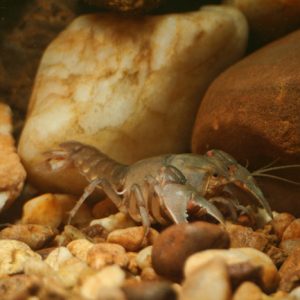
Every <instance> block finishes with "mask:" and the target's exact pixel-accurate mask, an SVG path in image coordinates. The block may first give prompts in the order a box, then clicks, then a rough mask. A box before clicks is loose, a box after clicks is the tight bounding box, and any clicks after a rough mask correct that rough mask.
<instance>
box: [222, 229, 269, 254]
mask: <svg viewBox="0 0 300 300" xmlns="http://www.w3.org/2000/svg"><path fill="white" fill-rule="evenodd" d="M226 231H227V232H228V234H229V237H230V247H231V248H244V247H250V248H255V249H257V250H260V251H264V249H265V248H266V246H267V245H268V243H269V240H268V238H267V236H266V235H265V234H264V233H262V232H254V231H253V230H252V229H251V228H250V227H244V226H241V225H235V224H230V223H227V224H226Z"/></svg>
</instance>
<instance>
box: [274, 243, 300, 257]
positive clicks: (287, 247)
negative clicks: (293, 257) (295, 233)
mask: <svg viewBox="0 0 300 300" xmlns="http://www.w3.org/2000/svg"><path fill="white" fill-rule="evenodd" d="M279 247H280V248H281V249H282V250H283V251H284V252H285V253H286V254H287V255H290V254H292V253H293V252H294V251H295V250H297V249H300V239H297V240H286V241H282V242H281V243H280V245H279Z"/></svg>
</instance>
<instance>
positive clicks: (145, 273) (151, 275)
mask: <svg viewBox="0 0 300 300" xmlns="http://www.w3.org/2000/svg"><path fill="white" fill-rule="evenodd" d="M141 280H142V281H158V280H162V278H161V277H160V276H159V275H158V274H157V273H156V272H155V270H154V269H153V268H151V267H147V268H144V269H143V270H142V272H141Z"/></svg>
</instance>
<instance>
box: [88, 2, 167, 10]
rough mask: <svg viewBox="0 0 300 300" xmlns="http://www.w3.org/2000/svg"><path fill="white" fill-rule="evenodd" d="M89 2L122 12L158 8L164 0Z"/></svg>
mask: <svg viewBox="0 0 300 300" xmlns="http://www.w3.org/2000/svg"><path fill="white" fill-rule="evenodd" d="M86 2H87V3H89V4H92V5H95V6H99V7H106V8H109V9H112V10H117V11H121V12H123V13H124V12H130V13H137V12H145V11H149V10H151V9H153V8H157V7H159V6H160V4H161V3H162V2H163V1H162V0H142V1H140V0H129V1H128V0H86Z"/></svg>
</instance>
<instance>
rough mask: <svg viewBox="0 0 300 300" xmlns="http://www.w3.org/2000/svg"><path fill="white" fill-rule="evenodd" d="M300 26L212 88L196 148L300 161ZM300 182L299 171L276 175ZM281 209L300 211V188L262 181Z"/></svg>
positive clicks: (258, 162) (259, 162) (253, 159)
mask: <svg viewBox="0 0 300 300" xmlns="http://www.w3.org/2000/svg"><path fill="white" fill-rule="evenodd" d="M299 62H300V30H298V31H296V32H294V33H292V34H290V35H288V36H287V37H285V38H282V39H280V40H278V41H275V42H273V43H272V44H269V45H267V46H266V47H264V48H262V49H260V50H258V51H256V52H255V53H253V54H251V55H249V56H248V57H246V58H245V59H243V60H241V61H240V62H238V63H237V64H235V65H234V66H232V67H231V68H229V69H227V70H226V71H225V72H224V73H223V74H221V76H219V77H218V78H217V79H216V80H215V81H214V82H213V83H212V85H211V86H210V87H209V89H208V91H207V93H206V95H205V97H204V99H203V101H202V103H201V105H200V109H199V111H198V115H197V120H196V122H195V127H194V132H193V138H192V150H193V152H197V153H203V152H204V151H205V150H207V149H212V148H217V149H218V148H219V149H222V150H224V151H226V152H228V153H230V154H231V155H233V156H234V157H235V158H236V159H238V160H239V161H240V162H241V163H245V162H246V161H249V162H250V165H251V166H252V167H256V168H258V167H261V166H263V165H266V164H268V163H270V162H272V161H274V159H276V158H280V162H279V164H280V165H283V164H295V163H298V164H299V161H300V134H299V132H300V114H299V111H300V102H299V101H298V100H299V96H300V92H299V89H298V88H297V87H298V83H299V80H300V64H299ZM277 174H278V175H282V176H284V177H288V178H292V179H293V180H296V181H300V175H299V170H298V169H293V170H292V169H290V170H288V171H287V170H286V171H285V172H283V171H282V173H281V172H280V173H279V172H277V173H276V175H277ZM260 182H261V184H262V189H263V191H264V193H265V195H267V196H269V197H268V198H269V200H270V201H271V205H272V208H273V209H275V210H276V211H288V212H292V213H293V214H295V213H299V212H300V201H299V193H300V187H297V186H293V185H291V184H288V183H284V182H281V181H275V180H274V179H269V178H264V179H263V180H262V179H261V180H260Z"/></svg>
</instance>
